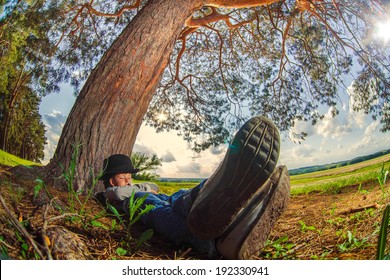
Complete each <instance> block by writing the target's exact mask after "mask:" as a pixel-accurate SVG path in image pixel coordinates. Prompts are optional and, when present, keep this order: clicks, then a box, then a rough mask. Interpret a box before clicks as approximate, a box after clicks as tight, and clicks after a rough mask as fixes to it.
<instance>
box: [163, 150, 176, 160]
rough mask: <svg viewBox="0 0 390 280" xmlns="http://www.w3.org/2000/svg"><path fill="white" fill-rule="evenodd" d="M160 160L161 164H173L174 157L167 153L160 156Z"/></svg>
mask: <svg viewBox="0 0 390 280" xmlns="http://www.w3.org/2000/svg"><path fill="white" fill-rule="evenodd" d="M161 159H162V161H163V162H173V161H176V158H175V156H174V155H173V153H172V152H170V151H167V152H166V153H165V154H163V155H162V156H161Z"/></svg>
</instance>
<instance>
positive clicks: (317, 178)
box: [290, 155, 390, 195]
mask: <svg viewBox="0 0 390 280" xmlns="http://www.w3.org/2000/svg"><path fill="white" fill-rule="evenodd" d="M383 168H384V169H385V170H390V160H389V156H388V155H386V156H383V157H380V158H378V159H376V160H370V161H366V162H363V163H357V164H352V165H348V166H343V167H339V168H335V169H331V170H323V171H317V172H312V173H306V174H301V175H293V176H291V177H290V182H291V194H292V195H297V194H307V193H311V192H322V193H337V192H339V191H340V189H341V188H343V187H348V186H357V187H360V186H362V185H364V184H367V183H371V182H374V183H375V185H378V184H379V183H378V177H379V176H380V173H381V170H382V169H383Z"/></svg>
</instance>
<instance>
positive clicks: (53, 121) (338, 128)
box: [40, 85, 390, 178]
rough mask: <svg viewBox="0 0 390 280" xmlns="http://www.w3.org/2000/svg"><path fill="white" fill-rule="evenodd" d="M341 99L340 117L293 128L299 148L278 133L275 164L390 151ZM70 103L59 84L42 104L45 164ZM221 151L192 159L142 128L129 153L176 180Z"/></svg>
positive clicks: (374, 125)
mask: <svg viewBox="0 0 390 280" xmlns="http://www.w3.org/2000/svg"><path fill="white" fill-rule="evenodd" d="M340 97H341V103H340V104H339V105H338V106H337V109H338V110H339V111H340V114H339V115H338V116H336V117H335V118H332V117H331V114H330V112H326V111H325V112H324V113H326V115H325V118H324V119H323V120H322V121H320V122H319V123H318V124H317V125H316V126H311V125H310V124H309V123H304V122H299V123H297V124H296V125H295V126H294V128H292V129H293V130H295V131H296V132H301V131H305V132H307V133H308V137H307V139H306V140H305V141H303V142H302V143H301V144H298V143H294V142H293V141H291V135H289V134H288V133H285V134H282V139H283V141H282V144H281V153H280V158H279V164H284V165H287V167H288V168H289V169H294V168H298V167H303V166H310V165H317V164H326V163H332V162H337V161H340V160H347V159H352V158H354V157H357V156H361V155H366V154H370V153H373V152H377V151H380V150H384V149H388V148H390V145H389V143H390V133H389V132H387V133H382V132H380V131H379V129H380V124H379V121H373V120H372V118H371V116H369V115H365V114H364V113H356V112H352V110H350V107H351V104H352V102H353V98H352V97H353V93H351V92H349V93H348V91H345V92H342V93H340ZM74 101H75V97H74V95H73V89H72V88H71V87H70V86H68V85H63V86H62V87H61V91H60V93H54V94H51V95H48V96H46V97H45V98H44V99H43V100H42V103H41V106H40V113H41V115H42V116H43V121H44V123H45V124H46V129H47V133H46V136H47V138H48V144H47V145H46V148H45V160H48V159H50V158H51V156H52V154H53V152H54V150H55V146H56V144H57V142H58V139H59V136H60V133H61V130H62V127H63V125H64V123H65V121H66V118H67V116H68V114H69V111H70V110H71V108H72V106H73V104H74ZM325 110H326V109H325ZM226 149H227V146H226V145H221V146H219V147H217V148H212V149H208V150H206V151H204V152H202V153H200V154H196V153H194V152H193V151H191V150H190V149H189V145H188V143H187V142H185V141H184V140H182V139H181V138H180V137H178V136H176V133H175V132H170V133H158V134H157V133H155V131H154V129H153V128H151V127H146V126H142V128H141V130H140V132H139V135H138V137H137V141H136V143H135V146H134V151H139V152H143V153H146V154H149V155H151V154H157V156H159V157H160V158H162V159H163V165H162V167H161V168H159V170H157V173H158V174H159V175H160V176H161V177H176V178H207V177H209V176H210V175H211V174H212V172H213V171H214V170H215V169H216V168H217V167H218V165H219V163H220V162H221V160H222V159H223V156H224V154H225V152H226Z"/></svg>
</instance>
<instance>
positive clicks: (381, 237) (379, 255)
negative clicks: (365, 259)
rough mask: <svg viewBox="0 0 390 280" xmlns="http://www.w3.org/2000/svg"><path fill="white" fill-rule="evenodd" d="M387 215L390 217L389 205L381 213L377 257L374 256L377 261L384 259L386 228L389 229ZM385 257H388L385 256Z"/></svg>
mask: <svg viewBox="0 0 390 280" xmlns="http://www.w3.org/2000/svg"><path fill="white" fill-rule="evenodd" d="M389 215H390V205H387V207H386V208H385V211H384V212H383V217H382V224H381V229H380V231H379V238H378V247H377V255H376V258H377V259H378V260H383V259H385V250H386V240H387V228H388V227H389ZM386 257H389V256H388V255H387V256H386Z"/></svg>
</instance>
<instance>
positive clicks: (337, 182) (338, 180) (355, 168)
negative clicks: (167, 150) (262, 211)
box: [157, 154, 390, 195]
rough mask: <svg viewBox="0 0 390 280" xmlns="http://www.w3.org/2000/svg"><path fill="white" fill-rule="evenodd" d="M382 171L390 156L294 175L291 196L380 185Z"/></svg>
mask: <svg viewBox="0 0 390 280" xmlns="http://www.w3.org/2000/svg"><path fill="white" fill-rule="evenodd" d="M382 169H384V171H388V170H390V154H388V155H385V156H381V157H378V158H375V159H371V160H367V161H364V162H360V163H356V164H351V165H348V166H343V167H338V168H334V169H329V170H323V171H317V172H312V173H306V174H300V175H293V176H291V177H290V180H291V181H290V182H291V194H292V195H299V194H307V193H312V192H323V193H337V192H338V191H339V190H340V189H341V188H343V187H348V186H355V185H356V186H360V185H363V184H367V183H370V182H375V184H376V185H379V182H378V178H380V176H381V171H382ZM389 177H390V175H389ZM157 184H158V185H159V186H160V187H161V191H162V192H164V193H167V194H171V193H173V192H175V191H176V190H179V189H186V188H191V187H194V186H196V184H197V183H195V182H157Z"/></svg>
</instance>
